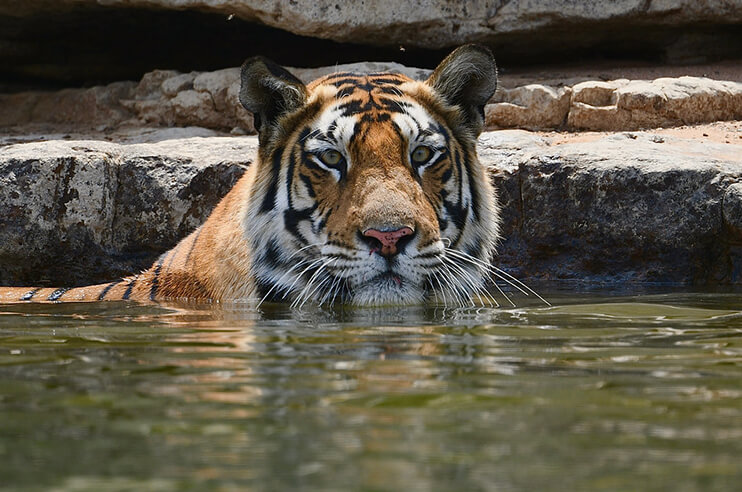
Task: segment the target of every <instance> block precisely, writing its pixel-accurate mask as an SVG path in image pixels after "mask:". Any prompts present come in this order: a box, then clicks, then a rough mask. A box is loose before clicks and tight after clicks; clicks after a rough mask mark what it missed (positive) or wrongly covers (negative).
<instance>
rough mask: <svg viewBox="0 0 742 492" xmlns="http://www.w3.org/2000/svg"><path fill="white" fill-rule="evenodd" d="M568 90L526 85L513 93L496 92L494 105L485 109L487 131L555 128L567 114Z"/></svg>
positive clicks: (570, 94) (568, 103) (562, 121)
mask: <svg viewBox="0 0 742 492" xmlns="http://www.w3.org/2000/svg"><path fill="white" fill-rule="evenodd" d="M571 96H572V89H571V88H569V87H560V88H554V87H549V86H545V85H541V84H529V85H525V86H522V87H516V88H515V89H503V88H501V89H498V90H497V93H496V94H495V101H496V102H495V103H494V104H488V105H487V106H486V107H485V125H486V126H487V128H488V129H497V128H525V129H528V130H541V129H547V128H548V129H551V128H559V127H561V126H562V125H563V124H564V123H565V120H566V119H567V114H568V113H569V107H570V99H571Z"/></svg>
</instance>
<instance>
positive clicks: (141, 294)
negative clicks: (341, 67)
mask: <svg viewBox="0 0 742 492" xmlns="http://www.w3.org/2000/svg"><path fill="white" fill-rule="evenodd" d="M496 84H497V82H496V68H495V62H494V59H493V57H492V54H491V53H490V52H489V50H487V49H486V48H483V47H480V46H476V45H467V46H463V47H461V48H459V49H457V50H455V51H454V52H453V53H451V54H450V55H449V56H448V57H447V58H446V59H445V60H444V61H443V62H442V63H441V64H440V65H439V66H438V67H437V68H436V70H435V71H434V72H433V74H432V75H431V76H430V78H429V79H428V80H426V81H414V80H412V79H410V78H407V77H405V76H403V75H399V74H391V73H372V74H358V73H335V74H331V75H328V76H325V77H323V78H320V79H318V80H315V81H314V82H312V83H310V84H308V85H304V84H303V83H302V82H301V81H299V80H298V79H297V78H296V77H294V76H293V75H292V74H291V73H289V72H288V71H286V70H285V69H283V68H281V67H280V66H278V65H275V64H274V63H272V62H270V61H269V60H266V59H264V58H260V57H257V58H252V59H249V60H248V61H246V62H245V64H243V66H242V70H241V90H240V101H241V103H242V104H243V106H245V108H246V109H248V110H249V111H251V112H252V113H253V114H254V118H255V126H256V128H257V130H258V138H259V143H260V145H259V150H258V158H257V159H256V162H255V163H254V164H252V165H251V166H250V167H249V168H248V170H247V171H246V173H245V175H244V176H243V177H242V178H241V179H240V180H239V181H238V183H237V184H236V185H235V186H234V188H233V189H232V190H231V191H230V192H229V193H228V194H227V195H226V196H225V197H224V198H223V199H222V201H221V202H220V203H219V204H218V205H217V207H216V208H215V209H214V211H213V212H212V213H211V215H210V216H209V218H208V219H207V220H206V222H205V223H204V224H203V225H202V226H201V227H199V228H198V229H197V230H195V231H193V232H192V233H191V234H190V235H189V236H187V237H186V238H184V239H183V240H181V241H180V242H179V243H178V244H177V245H176V246H175V247H174V248H173V249H172V250H170V251H168V252H166V253H164V254H163V255H162V256H160V258H158V260H157V261H156V262H155V263H154V264H153V265H152V267H151V268H149V269H148V270H146V271H144V272H142V273H141V274H139V275H135V276H132V277H127V278H124V279H120V280H116V281H113V282H111V283H108V284H101V285H94V286H87V287H78V288H72V289H63V288H62V289H52V288H42V289H35V288H2V289H0V302H17V301H32V300H33V301H95V300H121V299H131V300H140V301H143V300H159V299H201V300H211V301H227V300H243V299H253V300H258V301H260V302H263V301H281V302H290V303H292V305H294V306H302V305H304V304H305V303H307V302H312V303H316V304H335V303H350V304H356V305H385V304H412V303H421V302H425V301H427V300H433V301H435V302H439V303H444V304H446V305H464V304H470V303H472V301H473V299H474V298H475V297H477V296H482V295H484V296H486V295H487V293H486V290H485V283H486V279H487V277H488V272H489V271H490V266H489V263H490V260H491V258H492V255H493V254H494V250H495V245H496V242H497V240H498V235H499V234H498V233H499V222H500V213H499V209H498V206H497V200H496V196H495V192H494V189H493V187H492V185H491V183H490V181H489V178H488V174H487V172H486V170H485V169H484V167H483V166H482V165H481V164H480V163H479V161H478V159H477V154H476V140H477V137H478V135H479V134H480V133H481V131H482V127H483V124H484V105H485V104H486V102H487V101H488V100H489V99H490V97H491V96H492V94H493V93H494V91H495V89H496Z"/></svg>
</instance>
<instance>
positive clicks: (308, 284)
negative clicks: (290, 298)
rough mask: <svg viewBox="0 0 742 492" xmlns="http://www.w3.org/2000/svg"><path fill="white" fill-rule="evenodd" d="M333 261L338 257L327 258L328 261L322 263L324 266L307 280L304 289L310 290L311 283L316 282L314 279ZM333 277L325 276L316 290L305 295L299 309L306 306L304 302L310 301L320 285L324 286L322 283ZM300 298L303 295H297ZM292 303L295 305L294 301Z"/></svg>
mask: <svg viewBox="0 0 742 492" xmlns="http://www.w3.org/2000/svg"><path fill="white" fill-rule="evenodd" d="M333 261H337V259H336V258H331V259H329V260H327V261H326V262H324V263H323V264H322V266H321V267H319V268H318V269H317V271H316V272H314V275H312V277H311V278H310V279H309V282H307V285H306V287H305V288H304V289H303V291H308V290H309V286H310V285H312V282H314V279H316V278H317V277H318V276H319V274H320V273H321V272H322V270H324V269H325V267H327V266H328V265H329V264H330V263H332V262H333ZM331 279H332V277H325V278H324V279H322V280H321V281H320V282H319V283H318V284H317V286H316V287H315V288H314V290H312V292H309V293H308V294H306V295H305V296H304V300H303V301H302V302H301V304H299V309H301V308H303V307H304V304H305V303H306V302H307V301H308V300H309V299H311V298H312V296H313V295H314V293H315V292H317V290H318V289H319V288H320V287H321V286H322V285H323V284H324V283H325V282H327V281H328V280H331ZM300 298H301V296H299V297H297V300H298V299H300ZM295 302H296V301H294V303H295ZM292 305H293V303H292Z"/></svg>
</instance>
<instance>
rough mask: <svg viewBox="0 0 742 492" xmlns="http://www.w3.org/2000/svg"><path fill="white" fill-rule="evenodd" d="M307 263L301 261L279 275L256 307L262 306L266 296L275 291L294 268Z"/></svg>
mask: <svg viewBox="0 0 742 492" xmlns="http://www.w3.org/2000/svg"><path fill="white" fill-rule="evenodd" d="M307 261H308V260H301V261H300V262H299V263H297V264H296V265H294V266H292V267H291V268H289V269H288V270H286V272H285V273H284V274H283V275H281V276H280V277H279V278H278V280H276V281H275V282H274V283H273V287H271V288H270V290H268V292H266V293H265V295H264V296H263V298H262V299H260V302H258V305H257V306H256V307H260V305H261V304H263V302H264V301H265V300H266V299H267V298H268V296H269V295H270V294H271V292H273V291H274V290H276V287H278V286H279V285H280V284H281V281H282V280H283V279H284V278H286V276H287V275H289V274H290V273H291V272H292V271H293V270H295V269H296V268H300V267H301V266H303V265H306V263H307ZM279 292H280V289H279ZM284 297H286V296H285V295H284Z"/></svg>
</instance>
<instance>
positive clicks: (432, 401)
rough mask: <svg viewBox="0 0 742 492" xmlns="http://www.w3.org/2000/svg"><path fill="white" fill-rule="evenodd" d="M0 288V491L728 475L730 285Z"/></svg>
mask: <svg viewBox="0 0 742 492" xmlns="http://www.w3.org/2000/svg"><path fill="white" fill-rule="evenodd" d="M550 300H552V302H553V303H554V307H546V306H544V305H538V304H524V305H521V306H520V307H518V308H515V309H499V310H498V309H485V308H482V309H464V310H453V311H450V310H449V311H445V310H441V309H434V308H410V309H378V310H373V309H358V310H345V311H334V312H330V311H319V310H314V311H313V310H307V311H303V312H292V311H290V310H289V309H287V308H284V307H275V306H273V307H263V308H261V310H260V311H256V310H255V309H251V308H249V307H247V306H240V305H231V306H209V305H180V306H142V305H136V304H123V303H122V304H117V303H106V304H103V303H101V304H72V305H31V304H23V305H14V306H0V489H3V490H24V491H25V490H55V491H83V490H91V491H99V490H105V491H108V490H154V491H160V490H162V491H170V490H173V491H180V490H194V491H200V490H217V491H221V490H224V491H231V490H277V491H284V490H286V491H295V490H306V491H309V490H312V491H313V490H322V491H325V490H338V491H347V490H362V491H387V490H388V491H416V490H421V491H428V490H430V491H438V490H441V491H443V490H445V491H477V490H492V491H511V490H512V491H552V490H553V491H562V490H566V491H573V490H584V491H595V490H600V491H604V490H605V491H638V490H642V491H644V490H647V491H653V490H656V491H668V490H672V491H722V490H723V491H737V490H742V313H740V311H739V310H740V309H742V295H740V294H668V295H646V296H636V297H626V296H624V297H621V296H617V295H607V294H594V295H587V296H580V297H576V296H568V295H560V294H555V293H552V294H551V296H550Z"/></svg>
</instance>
